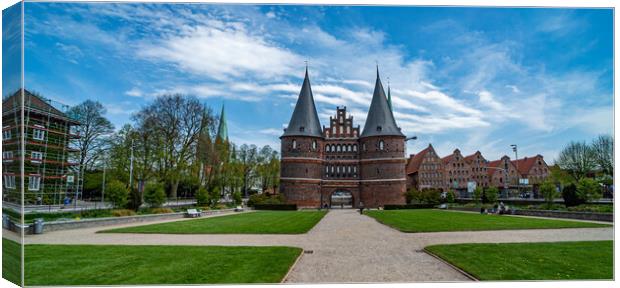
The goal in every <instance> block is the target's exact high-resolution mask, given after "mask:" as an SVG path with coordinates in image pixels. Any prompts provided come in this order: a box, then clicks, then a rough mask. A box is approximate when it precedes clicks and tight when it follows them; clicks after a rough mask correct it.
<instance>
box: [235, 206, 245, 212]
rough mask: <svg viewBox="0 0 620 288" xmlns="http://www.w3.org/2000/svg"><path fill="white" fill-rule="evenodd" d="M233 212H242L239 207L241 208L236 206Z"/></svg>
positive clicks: (241, 208)
mask: <svg viewBox="0 0 620 288" xmlns="http://www.w3.org/2000/svg"><path fill="white" fill-rule="evenodd" d="M235 212H243V207H241V206H237V207H236V208H235Z"/></svg>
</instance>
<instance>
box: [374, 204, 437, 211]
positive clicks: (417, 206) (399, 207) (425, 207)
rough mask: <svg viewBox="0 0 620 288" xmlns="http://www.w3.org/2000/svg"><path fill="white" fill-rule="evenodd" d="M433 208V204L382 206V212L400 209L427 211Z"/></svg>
mask: <svg viewBox="0 0 620 288" xmlns="http://www.w3.org/2000/svg"><path fill="white" fill-rule="evenodd" d="M429 208H435V204H405V205H397V204H386V205H383V210H400V209H429Z"/></svg>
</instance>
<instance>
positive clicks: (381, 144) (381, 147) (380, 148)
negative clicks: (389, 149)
mask: <svg viewBox="0 0 620 288" xmlns="http://www.w3.org/2000/svg"><path fill="white" fill-rule="evenodd" d="M383 145H384V144H383V140H379V150H381V151H383V148H384V147H383Z"/></svg>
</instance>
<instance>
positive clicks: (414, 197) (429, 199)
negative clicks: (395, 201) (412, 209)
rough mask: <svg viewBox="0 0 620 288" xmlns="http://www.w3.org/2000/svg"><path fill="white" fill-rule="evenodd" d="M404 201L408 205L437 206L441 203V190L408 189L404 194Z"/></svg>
mask: <svg viewBox="0 0 620 288" xmlns="http://www.w3.org/2000/svg"><path fill="white" fill-rule="evenodd" d="M405 200H406V201H407V203H409V204H414V203H419V204H439V203H440V202H441V190H439V189H433V188H424V189H422V190H416V189H410V190H409V191H407V193H405Z"/></svg>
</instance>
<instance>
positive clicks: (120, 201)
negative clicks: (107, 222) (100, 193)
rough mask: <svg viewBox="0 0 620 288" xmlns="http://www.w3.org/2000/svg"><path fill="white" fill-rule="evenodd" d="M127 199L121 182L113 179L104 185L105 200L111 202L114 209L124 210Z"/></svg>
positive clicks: (125, 189) (127, 192)
mask: <svg viewBox="0 0 620 288" xmlns="http://www.w3.org/2000/svg"><path fill="white" fill-rule="evenodd" d="M128 197H129V191H128V190H127V186H125V184H124V183H123V182H121V181H118V180H116V179H114V180H110V181H109V182H108V183H106V187H105V198H106V199H107V200H108V201H110V202H112V205H113V206H114V208H125V206H126V205H127V198H128Z"/></svg>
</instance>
